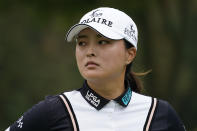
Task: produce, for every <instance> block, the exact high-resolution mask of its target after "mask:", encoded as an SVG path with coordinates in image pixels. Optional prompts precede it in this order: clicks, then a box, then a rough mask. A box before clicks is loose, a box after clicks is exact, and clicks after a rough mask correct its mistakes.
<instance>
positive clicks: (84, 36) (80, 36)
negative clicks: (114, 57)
mask: <svg viewBox="0 0 197 131" xmlns="http://www.w3.org/2000/svg"><path fill="white" fill-rule="evenodd" d="M96 37H97V38H101V37H104V36H102V35H100V34H97V35H96ZM80 38H88V36H87V35H77V37H76V39H80Z"/></svg>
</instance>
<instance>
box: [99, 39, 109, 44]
mask: <svg viewBox="0 0 197 131" xmlns="http://www.w3.org/2000/svg"><path fill="white" fill-rule="evenodd" d="M109 43H110V41H108V40H100V41H99V42H98V44H99V45H105V44H109Z"/></svg>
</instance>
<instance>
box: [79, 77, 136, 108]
mask: <svg viewBox="0 0 197 131" xmlns="http://www.w3.org/2000/svg"><path fill="white" fill-rule="evenodd" d="M125 88H126V90H125V92H124V93H123V94H122V95H120V96H119V97H117V98H116V99H114V101H116V102H117V103H119V104H120V105H121V106H123V107H127V105H128V104H129V102H130V100H131V95H132V90H131V87H130V85H129V82H127V81H125ZM80 92H81V95H82V96H83V98H84V99H85V100H86V101H87V102H88V103H89V104H90V105H91V106H93V107H94V108H96V109H97V110H100V109H102V108H103V107H104V106H105V105H106V104H107V103H108V102H109V101H110V100H108V99H105V98H104V97H102V96H100V95H99V94H97V93H96V92H95V91H94V90H92V89H91V88H90V87H89V86H88V84H87V81H85V82H84V84H83V87H82V88H80Z"/></svg>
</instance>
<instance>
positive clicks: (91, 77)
mask: <svg viewBox="0 0 197 131" xmlns="http://www.w3.org/2000/svg"><path fill="white" fill-rule="evenodd" d="M82 76H83V77H84V78H85V79H86V80H98V79H103V78H104V76H105V75H104V74H101V73H98V72H97V73H96V72H86V73H84V74H83V75H82Z"/></svg>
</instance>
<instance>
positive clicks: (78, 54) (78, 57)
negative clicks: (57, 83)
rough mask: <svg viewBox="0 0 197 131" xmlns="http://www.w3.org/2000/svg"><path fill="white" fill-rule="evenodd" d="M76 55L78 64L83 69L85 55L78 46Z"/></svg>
mask: <svg viewBox="0 0 197 131" xmlns="http://www.w3.org/2000/svg"><path fill="white" fill-rule="evenodd" d="M75 57H76V61H77V66H78V68H79V70H81V68H82V65H83V63H82V58H83V55H82V52H81V51H80V50H79V49H77V48H76V50H75Z"/></svg>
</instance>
